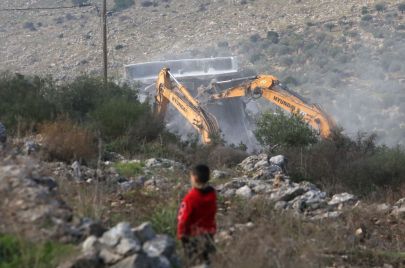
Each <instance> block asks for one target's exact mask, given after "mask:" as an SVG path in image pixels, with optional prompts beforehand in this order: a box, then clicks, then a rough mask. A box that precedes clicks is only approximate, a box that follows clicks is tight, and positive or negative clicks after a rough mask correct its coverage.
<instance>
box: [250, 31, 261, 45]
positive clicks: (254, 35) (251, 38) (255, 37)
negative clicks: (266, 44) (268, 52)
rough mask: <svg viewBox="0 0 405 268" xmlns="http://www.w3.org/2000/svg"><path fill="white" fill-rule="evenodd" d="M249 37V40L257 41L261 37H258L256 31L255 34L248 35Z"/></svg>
mask: <svg viewBox="0 0 405 268" xmlns="http://www.w3.org/2000/svg"><path fill="white" fill-rule="evenodd" d="M249 39H250V41H251V42H253V43H257V42H258V41H259V40H260V39H261V37H260V34H258V33H256V34H253V35H251V36H250V37H249Z"/></svg>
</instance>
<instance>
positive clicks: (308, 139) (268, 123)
mask: <svg viewBox="0 0 405 268" xmlns="http://www.w3.org/2000/svg"><path fill="white" fill-rule="evenodd" d="M255 134H256V137H257V139H258V141H259V142H260V143H261V144H262V145H265V146H268V145H275V144H279V145H281V146H283V147H302V146H307V145H310V144H314V143H316V142H317V140H318V139H317V135H316V134H315V131H314V130H313V129H312V128H311V127H310V126H309V125H308V124H307V123H306V122H304V121H303V117H302V115H300V114H299V113H297V112H295V113H290V114H286V113H284V112H283V111H282V110H280V109H277V110H276V112H272V111H269V112H265V113H263V114H262V115H261V117H260V118H259V120H258V122H257V129H256V132H255Z"/></svg>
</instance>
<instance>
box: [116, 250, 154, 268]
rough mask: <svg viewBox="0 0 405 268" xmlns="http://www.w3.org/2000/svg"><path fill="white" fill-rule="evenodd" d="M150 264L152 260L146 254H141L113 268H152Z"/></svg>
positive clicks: (120, 262)
mask: <svg viewBox="0 0 405 268" xmlns="http://www.w3.org/2000/svg"><path fill="white" fill-rule="evenodd" d="M150 264H151V261H150V259H149V258H148V257H147V256H146V255H145V254H142V253H140V254H134V255H132V256H129V257H127V258H125V259H123V260H121V261H119V262H117V263H116V264H114V265H113V266H111V268H152V266H151V265H150Z"/></svg>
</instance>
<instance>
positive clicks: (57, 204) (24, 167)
mask: <svg viewBox="0 0 405 268" xmlns="http://www.w3.org/2000/svg"><path fill="white" fill-rule="evenodd" d="M27 144H29V143H26V144H25V146H26V145H27ZM23 147H24V146H23ZM23 147H22V148H23ZM31 148H32V146H31ZM36 150H38V148H37V149H36ZM24 151H25V153H24ZM27 152H29V154H30V155H27ZM2 153H3V154H4V155H3V156H6V157H5V158H4V159H3V160H2V161H1V164H0V194H1V196H2V197H3V198H2V199H1V203H0V213H1V215H2V218H1V221H0V233H14V234H17V233H18V234H20V235H23V236H24V237H26V238H28V239H30V240H31V239H32V240H36V241H41V240H42V241H44V240H45V241H46V240H56V241H60V242H63V243H68V244H74V245H77V248H78V249H79V250H78V251H79V252H81V253H78V254H77V255H76V256H73V257H72V258H71V259H70V260H69V261H66V262H64V263H62V264H61V267H179V265H180V263H181V251H180V249H179V248H177V254H176V242H175V240H174V239H173V238H172V237H173V235H174V231H175V218H176V211H177V205H178V202H179V200H180V198H181V196H182V195H183V194H184V193H185V191H186V190H187V188H188V187H189V186H188V183H187V171H186V170H187V167H186V166H185V165H183V164H182V163H178V162H176V161H172V160H169V159H155V158H152V159H143V160H138V159H131V160H128V159H125V158H124V157H122V156H120V155H118V154H115V153H110V154H109V159H108V160H105V161H101V162H99V163H98V166H97V167H95V168H94V167H89V166H86V165H80V164H79V162H74V163H72V164H67V163H63V162H44V161H42V160H40V159H39V158H38V156H36V155H37V154H38V153H37V152H36V151H35V150H15V149H12V150H11V151H7V153H5V152H4V150H3V152H2ZM124 167H125V168H124ZM286 168H287V167H286V162H285V159H284V157H283V156H274V157H272V158H270V163H268V162H267V155H253V156H250V157H248V158H246V159H245V160H244V161H242V162H241V163H240V164H239V165H238V166H237V167H235V168H233V169H226V170H214V171H213V172H212V182H213V184H214V185H215V186H216V188H217V190H218V193H219V212H218V224H219V231H218V235H217V236H216V242H217V244H218V247H219V252H218V254H217V256H216V258H215V261H214V264H215V265H214V266H218V267H227V266H232V263H234V262H232V261H226V260H227V258H235V259H234V260H233V261H236V262H237V258H239V257H240V256H239V257H238V256H236V255H235V256H233V255H232V254H234V253H232V250H233V249H236V248H237V247H239V246H240V242H241V241H245V242H244V243H247V244H249V243H250V242H249V241H250V240H251V239H257V238H254V237H255V236H256V235H258V234H259V233H258V232H260V231H263V230H268V231H267V232H266V233H262V234H261V235H260V236H262V240H263V241H262V240H258V241H260V242H258V244H256V247H259V245H260V244H261V243H269V244H268V245H270V244H272V243H274V242H275V241H274V239H282V240H281V241H278V242H277V243H280V244H279V250H287V249H291V248H290V246H289V244H290V242H291V241H295V243H297V244H300V243H304V242H303V241H305V243H320V244H319V245H322V244H325V243H326V241H323V240H322V239H324V238H325V237H323V238H321V237H320V235H321V234H322V235H325V234H324V233H323V232H326V231H328V230H329V231H332V230H334V231H333V232H336V233H335V234H333V236H332V237H330V239H327V240H328V241H329V243H331V244H329V245H323V246H321V247H320V248H318V249H317V251H316V253H315V252H312V253H311V254H314V257H313V258H314V259H316V260H318V261H319V262H318V261H317V262H316V263H318V264H323V265H326V264H331V263H335V264H341V265H343V266H340V267H357V266H361V267H369V266H368V265H371V264H372V265H373V266H377V267H382V266H383V265H384V267H402V266H404V265H405V258H404V256H403V252H402V250H403V249H404V246H405V244H404V243H405V240H404V239H403V238H404V237H405V233H404V230H405V229H404V227H405V225H404V224H405V199H404V198H403V199H400V200H398V201H397V202H395V203H394V204H386V203H378V204H376V203H369V202H366V201H362V200H359V199H358V198H356V197H355V196H353V195H351V194H350V193H326V192H323V191H322V190H320V189H319V188H317V187H316V186H315V185H313V184H311V183H309V182H300V183H295V182H292V181H290V179H289V177H288V175H287V174H286V173H285V170H286ZM128 170H129V171H128ZM325 224H326V225H325ZM271 225H272V226H271ZM294 225H297V227H298V229H296V228H295V227H293V228H292V227H291V226H294ZM110 226H111V228H110V229H108V228H109V227H110ZM136 226H137V227H136ZM266 226H267V227H266ZM270 226H271V227H270ZM289 228H292V229H289ZM308 228H310V229H308ZM330 229H331V230H330ZM287 230H288V231H287ZM297 230H301V231H300V236H298V237H297V236H296V235H295V232H297ZM305 230H306V231H305ZM309 230H311V231H309ZM159 232H161V233H164V234H156V233H159ZM274 232H275V233H274ZM301 232H303V233H305V234H304V235H303V234H302V233H301ZM306 232H308V233H306ZM333 232H332V233H333ZM336 235H337V236H336ZM280 236H281V237H282V238H280ZM247 237H250V238H247ZM241 238H243V239H241ZM246 239H249V240H247V241H246ZM286 239H287V240H288V241H290V242H288V243H287V242H286V241H287V240H286ZM319 239H321V240H319ZM334 240H335V241H334ZM266 241H267V242H266ZM232 245H233V246H232ZM331 245H334V247H332V248H331ZM349 245H350V246H349ZM306 246H307V247H308V246H309V245H306ZM303 247H305V246H303ZM257 252H258V254H259V252H261V250H259V249H258V250H257ZM401 252H402V253H401ZM274 254H275V255H274V256H276V257H277V258H279V257H280V256H283V255H282V254H284V253H282V254H281V253H280V252H277V251H276V252H275V253H274ZM280 254H281V255H280ZM302 254H303V253H302ZM306 254H308V252H307V253H306ZM356 254H357V255H356ZM370 254H371V255H370ZM401 254H402V255H401ZM268 255H269V254H268V253H267V254H266V255H265V256H259V255H257V256H256V257H255V258H263V261H264V260H265V259H266V258H269V256H268ZM325 255H327V257H325ZM352 255H353V256H352ZM224 256H225V257H224ZM241 256H242V255H241ZM270 256H272V255H271V254H270ZM345 256H346V257H345ZM367 256H368V257H367ZM370 256H371V257H370ZM179 257H180V258H179ZM276 257H275V258H276ZM277 258H276V259H277ZM280 258H281V257H280ZM295 258H298V259H300V258H304V259H305V258H306V257H304V256H295V257H294V258H292V259H290V260H288V261H287V259H286V260H284V259H282V258H281V259H280V260H278V261H281V262H282V263H281V265H282V266H284V267H290V266H291V265H292V264H291V263H289V262H290V261H291V260H295ZM363 258H368V259H369V262H366V263H364V264H361V262H362V259H363ZM370 258H371V259H370ZM247 259H249V258H245V261H246V260H247ZM276 259H272V260H271V262H273V261H275V260H276ZM325 259H326V261H325ZM321 260H322V261H321ZM241 261H242V260H241ZM295 261H297V260H295ZM224 263H226V264H227V265H225V264H224ZM283 263H284V264H283ZM234 264H235V263H234ZM234 264H233V265H234ZM246 265H249V264H243V265H242V264H240V265H239V266H238V265H237V267H245V266H246ZM301 265H302V264H301ZM387 265H391V266H387ZM308 266H311V267H312V266H315V263H314V262H313V260H311V262H310V263H308ZM308 266H307V267H308ZM234 267H235V266H234ZM258 267H262V266H260V265H258ZM263 267H264V266H263ZM296 267H297V266H296ZM299 267H301V266H299Z"/></svg>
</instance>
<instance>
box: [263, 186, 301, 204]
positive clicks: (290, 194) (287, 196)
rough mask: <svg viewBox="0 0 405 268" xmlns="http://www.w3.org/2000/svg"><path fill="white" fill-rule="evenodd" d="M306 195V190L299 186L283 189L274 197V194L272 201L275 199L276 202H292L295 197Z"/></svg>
mask: <svg viewBox="0 0 405 268" xmlns="http://www.w3.org/2000/svg"><path fill="white" fill-rule="evenodd" d="M304 193H305V189H303V188H301V187H299V186H296V187H293V188H287V189H283V188H281V189H280V190H279V191H278V192H276V193H275V194H274V195H273V194H272V196H271V199H274V200H276V201H290V200H292V199H294V198H295V197H297V196H299V195H302V194H304Z"/></svg>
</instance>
